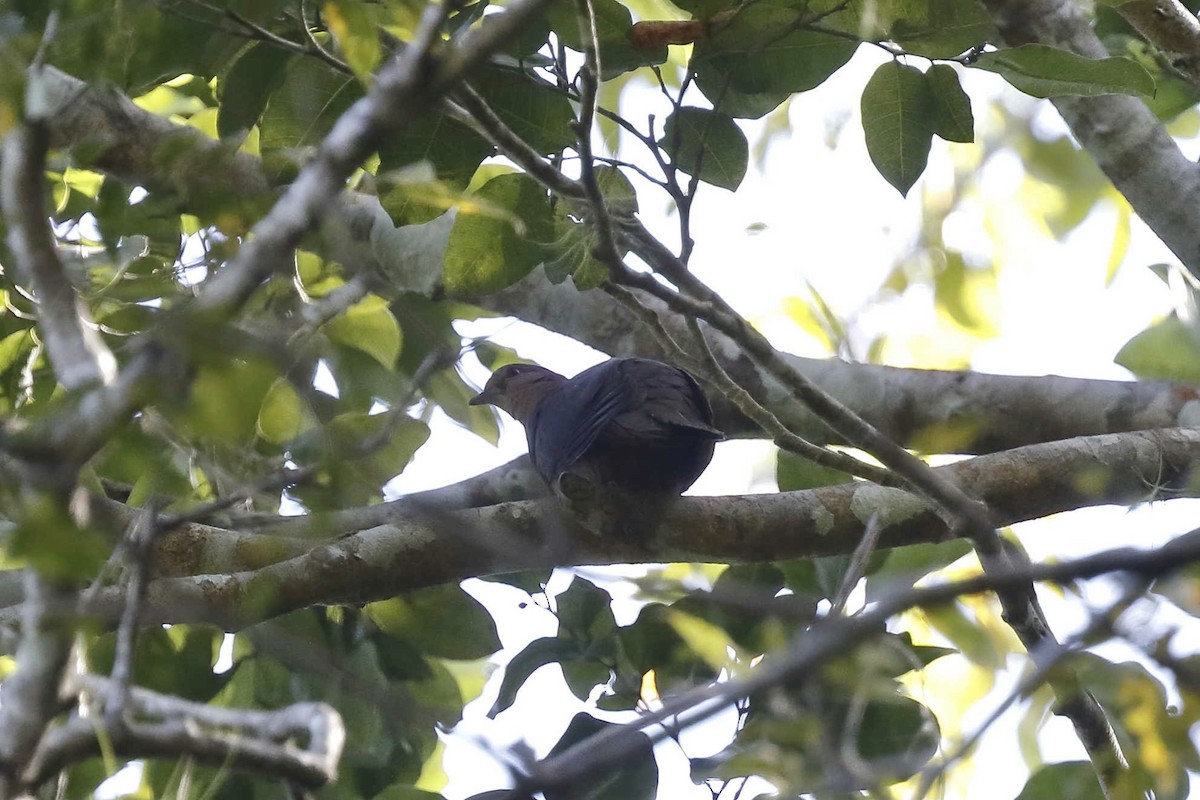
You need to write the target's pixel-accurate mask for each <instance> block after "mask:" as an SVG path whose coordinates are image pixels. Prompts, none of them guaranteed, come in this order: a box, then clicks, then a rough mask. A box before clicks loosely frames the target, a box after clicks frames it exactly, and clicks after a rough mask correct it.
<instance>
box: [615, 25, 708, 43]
mask: <svg viewBox="0 0 1200 800" xmlns="http://www.w3.org/2000/svg"><path fill="white" fill-rule="evenodd" d="M707 38H708V23H706V22H702V21H700V20H693V19H688V20H650V21H643V22H635V23H634V24H633V29H632V30H630V31H629V40H630V41H631V42H632V43H633V46H634V47H636V48H638V49H639V50H652V49H654V48H656V47H662V46H663V45H668V44H694V43H696V42H698V41H700V40H702V39H707Z"/></svg>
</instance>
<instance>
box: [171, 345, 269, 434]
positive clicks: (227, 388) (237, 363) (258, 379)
mask: <svg viewBox="0 0 1200 800" xmlns="http://www.w3.org/2000/svg"><path fill="white" fill-rule="evenodd" d="M277 377H278V376H277V374H276V372H275V370H274V369H272V368H271V367H270V366H268V365H267V364H265V363H263V362H261V361H257V360H243V359H238V358H230V359H228V360H226V361H225V362H224V363H217V362H215V361H214V362H213V363H208V364H204V365H202V366H201V367H200V368H199V370H197V372H196V377H195V378H194V379H193V381H192V386H191V392H190V394H189V398H188V403H187V406H186V410H185V416H184V419H185V421H186V423H187V425H188V429H189V431H190V432H191V433H192V435H194V436H203V437H204V438H205V439H207V440H209V441H216V442H221V443H223V444H227V445H235V446H236V445H245V444H246V443H248V442H249V441H250V440H251V439H252V438H253V437H254V436H255V434H256V433H257V431H258V414H259V410H260V409H261V408H262V404H263V400H264V399H265V398H266V396H267V391H268V390H269V389H270V388H271V386H272V384H274V382H275V379H276V378H277Z"/></svg>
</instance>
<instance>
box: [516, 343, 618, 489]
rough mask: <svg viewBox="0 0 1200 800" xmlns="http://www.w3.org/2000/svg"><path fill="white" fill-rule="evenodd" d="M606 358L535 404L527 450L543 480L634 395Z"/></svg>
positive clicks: (570, 460)
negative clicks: (535, 411) (536, 405)
mask: <svg viewBox="0 0 1200 800" xmlns="http://www.w3.org/2000/svg"><path fill="white" fill-rule="evenodd" d="M619 363H620V362H617V361H606V362H605V363H603V364H599V365H597V366H595V367H592V368H591V369H588V370H584V371H583V372H581V373H579V375H576V376H575V377H574V378H572V379H571V380H570V381H568V382H567V383H566V384H564V385H563V386H562V388H560V389H559V390H558V391H556V392H555V393H554V394H552V395H550V396H548V397H547V398H546V399H545V400H543V401H542V403H541V405H539V406H538V409H537V413H536V415H535V416H534V418H533V420H531V424H530V426H529V429H528V430H527V434H528V439H529V454H530V457H531V459H532V460H533V464H534V466H535V467H537V470H538V472H539V473H540V474H541V476H542V477H543V478H544V479H545V480H546V482H547V483H550V484H553V482H554V480H555V479H556V478H557V477H558V476H559V475H561V474H562V473H563V472H564V471H566V470H567V469H569V468H570V467H571V465H572V464H574V463H575V462H576V461H578V460H579V459H580V458H581V457H582V456H583V454H584V453H586V452H587V450H588V448H589V447H591V446H592V445H593V444H595V442H596V439H597V437H599V435H600V433H601V432H602V431H603V430H604V429H605V428H606V427H607V426H608V424H609V423H610V422H612V421H613V420H614V419H615V418H616V417H617V416H619V415H620V414H622V413H623V412H625V411H627V410H629V408H630V403H631V401H632V400H633V398H632V397H631V395H630V392H629V387H628V385H627V384H626V382H625V381H624V380H622V379H621V377H620V375H619V373H618V370H617V369H616V367H617V365H618V364H619Z"/></svg>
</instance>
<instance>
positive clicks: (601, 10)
mask: <svg viewBox="0 0 1200 800" xmlns="http://www.w3.org/2000/svg"><path fill="white" fill-rule="evenodd" d="M592 9H593V11H594V13H595V16H596V38H597V40H598V41H599V44H600V77H601V78H602V79H604V80H610V79H612V78H615V77H617V76H618V75H620V74H621V73H623V72H628V71H629V70H631V69H636V68H638V67H644V66H648V65H651V64H661V63H663V62H664V61H666V60H667V47H666V45H662V46H660V47H653V48H649V49H639V48H635V47H634V46H633V44H632V42H631V41H630V39H629V32H630V30H631V29H632V28H633V17H632V16H631V15H630V13H629V9H628V8H626V7H625V6H623V5H621V4H620V3H618V2H617V0H592ZM547 16H548V17H549V19H550V25H551V27H552V28H553V29H554V33H555V35H556V36H557V37H558V39H559V41H561V42H562V43H563V44H565V45H566V46H567V47H569V48H571V49H572V50H574V51H575V52H577V53H582V52H583V37H582V36H581V35H580V30H579V17H578V15H577V14H576V13H575V6H574V5H573V4H572V3H552V4H551V5H550V8H549V10H548V11H547Z"/></svg>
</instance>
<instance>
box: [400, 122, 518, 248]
mask: <svg viewBox="0 0 1200 800" xmlns="http://www.w3.org/2000/svg"><path fill="white" fill-rule="evenodd" d="M494 149H495V148H494V147H493V146H492V144H491V143H490V142H488V141H487V140H486V139H484V138H483V137H482V136H480V135H479V134H478V133H476V132H475V131H474V130H472V129H471V128H469V127H467V126H466V125H464V124H462V123H461V122H458V121H457V120H454V119H451V118H450V117H448V116H446V115H445V114H438V113H432V114H422V115H420V116H418V117H417V118H416V119H414V120H412V121H411V122H410V123H409V124H408V125H406V126H405V127H404V130H402V131H400V132H399V133H397V134H395V135H392V136H389V137H388V140H387V141H386V142H385V143H384V144H383V145H382V146H381V147H380V148H379V169H378V170H377V175H378V177H379V182H380V184H381V185H384V186H386V185H388V184H390V183H391V182H392V178H393V176H394V174H396V173H397V172H398V171H399V170H401V169H403V168H406V167H411V166H412V165H415V164H419V163H427V164H429V165H431V166H432V167H433V170H434V173H435V174H436V178H437V180H436V184H437V186H438V187H439V188H440V194H441V195H442V196H441V198H440V199H438V201H437V202H432V201H431V200H430V199H429V198H428V197H425V196H424V194H423V190H424V187H425V186H426V184H421V183H416V184H404V183H401V184H399V185H396V186H394V187H393V188H391V189H390V190H389V191H387V192H386V193H384V194H382V195H381V197H380V202H382V203H383V206H384V208H385V209H387V212H388V214H389V215H390V216H391V218H392V221H393V222H395V223H396V224H397V225H407V224H413V223H423V222H428V221H429V220H431V219H434V218H435V217H437V216H439V215H440V214H442V213H443V212H444V211H445V210H446V208H447V207H448V203H450V202H453V201H454V200H456V199H458V194H459V193H461V192H462V191H463V190H465V189H466V188H467V185H468V184H469V183H470V182H471V176H472V175H474V174H475V170H476V169H478V167H479V165H480V164H481V163H482V162H483V160H484V159H485V158H487V157H488V156H489V155H491V154H492V152H493V150H494Z"/></svg>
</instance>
